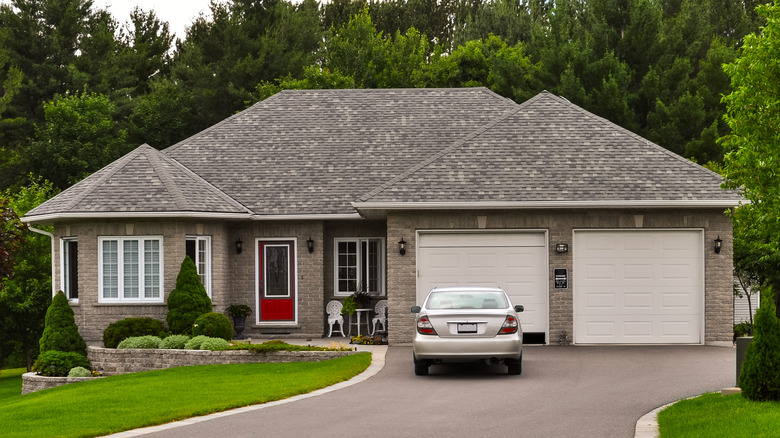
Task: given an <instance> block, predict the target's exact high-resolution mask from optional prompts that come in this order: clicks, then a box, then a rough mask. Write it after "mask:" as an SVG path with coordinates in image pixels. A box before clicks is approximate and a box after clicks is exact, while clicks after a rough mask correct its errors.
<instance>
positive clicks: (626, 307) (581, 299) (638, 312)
mask: <svg viewBox="0 0 780 438" xmlns="http://www.w3.org/2000/svg"><path fill="white" fill-rule="evenodd" d="M702 270H703V243H702V233H701V232H700V231H696V230H636V231H622V230H604V231H577V232H575V234H574V269H573V271H574V272H573V282H572V283H573V287H574V307H575V315H574V319H575V321H574V327H575V336H574V337H575V342H577V343H656V344H661V343H700V342H701V339H702V327H701V326H702V312H703V311H702V300H703V295H704V293H703V290H704V289H703V279H702V278H703V275H702V272H703V271H702ZM610 323H612V326H611V328H610V329H609V330H608V329H607V327H608V326H609V325H610Z"/></svg>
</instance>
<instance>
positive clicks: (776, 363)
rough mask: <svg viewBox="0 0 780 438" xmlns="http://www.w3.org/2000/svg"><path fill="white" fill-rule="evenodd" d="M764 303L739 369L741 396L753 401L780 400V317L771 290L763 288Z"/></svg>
mask: <svg viewBox="0 0 780 438" xmlns="http://www.w3.org/2000/svg"><path fill="white" fill-rule="evenodd" d="M762 294H763V296H762V300H761V307H759V309H758V311H757V312H756V316H755V319H754V326H753V342H751V343H750V345H748V348H747V351H746V352H745V362H743V364H742V370H741V371H740V373H739V387H740V388H742V396H743V397H745V398H747V399H749V400H754V401H770V400H771V401H778V400H780V320H778V319H777V316H775V302H774V300H773V299H772V297H771V291H770V290H769V289H768V288H767V289H764V290H763V291H762Z"/></svg>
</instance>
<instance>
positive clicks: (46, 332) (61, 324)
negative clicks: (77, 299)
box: [39, 291, 87, 356]
mask: <svg viewBox="0 0 780 438" xmlns="http://www.w3.org/2000/svg"><path fill="white" fill-rule="evenodd" d="M44 321H45V325H46V328H44V329H43V336H41V340H40V343H39V344H40V347H41V354H43V353H45V352H47V351H64V352H66V353H67V352H73V353H79V354H82V355H84V356H86V355H87V344H86V343H85V342H84V339H83V338H82V337H81V335H80V334H79V328H78V326H76V318H75V317H74V316H73V309H71V308H70V304H68V299H67V298H65V294H64V293H63V292H62V291H59V292H57V295H55V296H54V298H52V300H51V305H50V306H49V310H47V311H46V318H45V320H44Z"/></svg>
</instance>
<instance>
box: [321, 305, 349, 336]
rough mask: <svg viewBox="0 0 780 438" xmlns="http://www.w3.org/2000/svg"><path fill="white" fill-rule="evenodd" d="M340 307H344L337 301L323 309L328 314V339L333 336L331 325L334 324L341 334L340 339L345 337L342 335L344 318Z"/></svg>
mask: <svg viewBox="0 0 780 438" xmlns="http://www.w3.org/2000/svg"><path fill="white" fill-rule="evenodd" d="M342 307H344V305H343V304H341V301H338V300H333V301H331V302H329V303H328V305H327V307H325V311H326V312H328V325H329V326H330V330H329V331H328V337H331V335H332V334H333V324H335V323H339V332H341V337H342V338H344V337H346V335H345V334H344V316H343V315H342V314H341V308H342Z"/></svg>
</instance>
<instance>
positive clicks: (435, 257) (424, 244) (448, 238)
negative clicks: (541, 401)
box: [417, 232, 548, 338]
mask: <svg viewBox="0 0 780 438" xmlns="http://www.w3.org/2000/svg"><path fill="white" fill-rule="evenodd" d="M546 247H547V246H546V237H545V233H544V232H527V233H487V232H485V233H476V232H475V233H467V232H464V233H420V234H419V240H418V245H417V304H422V302H423V300H424V299H425V297H426V296H427V294H428V292H429V291H430V290H431V289H433V288H434V287H447V286H485V287H495V286H498V287H500V288H502V289H504V290H505V291H506V293H507V295H509V299H510V300H512V303H513V304H522V305H523V306H524V307H525V311H524V312H523V313H522V314H520V323H521V324H522V328H523V331H524V332H528V333H530V332H536V333H547V318H548V316H547V287H548V286H547V284H548V283H547V275H548V274H547V256H546V254H547V250H546ZM545 338H546V336H545Z"/></svg>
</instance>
